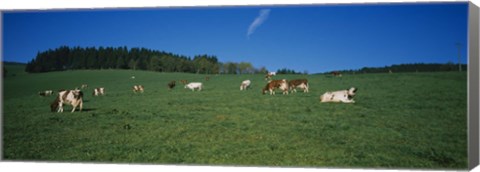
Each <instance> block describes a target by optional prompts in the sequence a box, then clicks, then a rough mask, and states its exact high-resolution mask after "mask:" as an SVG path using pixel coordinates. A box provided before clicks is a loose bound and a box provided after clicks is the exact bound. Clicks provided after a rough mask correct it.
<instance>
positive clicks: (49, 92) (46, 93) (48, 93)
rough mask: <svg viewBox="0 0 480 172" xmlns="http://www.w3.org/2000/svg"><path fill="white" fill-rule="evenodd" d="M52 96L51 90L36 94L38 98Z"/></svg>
mask: <svg viewBox="0 0 480 172" xmlns="http://www.w3.org/2000/svg"><path fill="white" fill-rule="evenodd" d="M52 94H53V91H52V90H45V91H40V92H38V95H40V96H50V95H52Z"/></svg>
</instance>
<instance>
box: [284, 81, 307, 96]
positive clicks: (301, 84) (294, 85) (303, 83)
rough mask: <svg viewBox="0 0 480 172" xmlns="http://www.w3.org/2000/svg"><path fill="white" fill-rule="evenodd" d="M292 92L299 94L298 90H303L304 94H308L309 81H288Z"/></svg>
mask: <svg viewBox="0 0 480 172" xmlns="http://www.w3.org/2000/svg"><path fill="white" fill-rule="evenodd" d="M288 86H289V89H290V91H291V92H292V93H293V92H297V89H296V88H301V89H303V92H304V93H308V80H307V79H295V80H290V81H288Z"/></svg>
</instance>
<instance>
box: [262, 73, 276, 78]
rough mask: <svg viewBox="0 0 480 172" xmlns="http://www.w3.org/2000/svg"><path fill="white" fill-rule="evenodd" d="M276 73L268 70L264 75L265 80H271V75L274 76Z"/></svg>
mask: <svg viewBox="0 0 480 172" xmlns="http://www.w3.org/2000/svg"><path fill="white" fill-rule="evenodd" d="M275 75H276V73H272V72H269V73H267V75H265V80H272V76H275Z"/></svg>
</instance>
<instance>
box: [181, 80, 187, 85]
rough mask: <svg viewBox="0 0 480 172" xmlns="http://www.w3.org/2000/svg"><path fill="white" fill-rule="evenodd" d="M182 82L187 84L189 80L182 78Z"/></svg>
mask: <svg viewBox="0 0 480 172" xmlns="http://www.w3.org/2000/svg"><path fill="white" fill-rule="evenodd" d="M180 83H182V84H183V85H186V84H187V83H188V81H187V80H186V79H183V80H180Z"/></svg>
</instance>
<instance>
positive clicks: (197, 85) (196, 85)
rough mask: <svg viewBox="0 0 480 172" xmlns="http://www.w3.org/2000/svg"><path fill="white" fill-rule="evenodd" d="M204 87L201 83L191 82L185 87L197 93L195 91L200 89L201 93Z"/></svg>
mask: <svg viewBox="0 0 480 172" xmlns="http://www.w3.org/2000/svg"><path fill="white" fill-rule="evenodd" d="M202 87H203V84H202V83H201V82H190V83H188V84H187V85H185V88H189V89H191V90H192V91H195V89H198V91H201V90H202Z"/></svg>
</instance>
